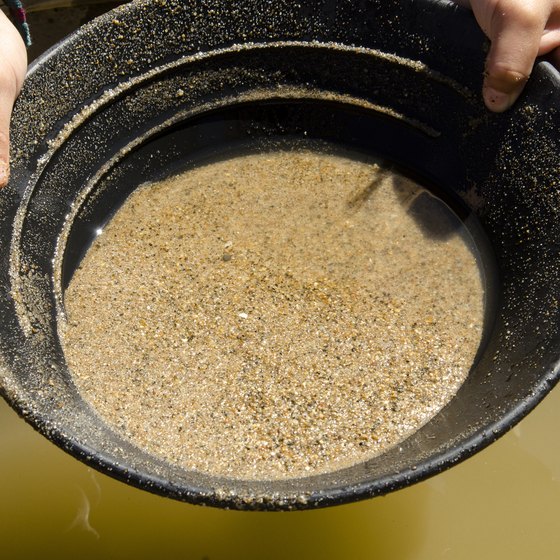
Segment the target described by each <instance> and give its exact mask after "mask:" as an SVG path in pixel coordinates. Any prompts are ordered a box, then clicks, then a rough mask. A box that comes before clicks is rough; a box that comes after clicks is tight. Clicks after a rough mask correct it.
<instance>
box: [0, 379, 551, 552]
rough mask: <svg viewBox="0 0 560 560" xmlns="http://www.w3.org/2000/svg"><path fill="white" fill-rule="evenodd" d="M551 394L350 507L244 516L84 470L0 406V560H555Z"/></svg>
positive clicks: (0, 404)
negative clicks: (480, 445) (457, 459)
mask: <svg viewBox="0 0 560 560" xmlns="http://www.w3.org/2000/svg"><path fill="white" fill-rule="evenodd" d="M558 425H560V389H556V390H555V391H553V392H552V394H551V395H550V396H549V397H547V399H546V400H545V401H544V402H543V403H542V404H541V405H540V406H539V408H538V409H537V410H535V412H534V413H532V414H531V415H530V416H529V417H528V418H527V419H526V420H524V421H523V422H522V423H521V424H520V426H519V427H518V428H516V429H515V430H514V431H513V432H511V433H509V434H508V435H507V436H505V437H504V438H503V439H502V440H500V441H498V442H497V443H495V444H494V445H492V446H491V447H489V448H488V449H487V450H485V451H483V452H482V453H480V454H478V455H477V456H475V457H473V458H471V459H469V460H468V461H467V462H465V463H463V464H462V465H459V466H457V467H455V468H453V469H451V470H450V471H447V472H446V473H443V474H441V475H439V476H437V477H435V478H433V479H431V480H428V481H426V482H424V483H421V484H418V485H416V486H413V487H411V488H407V489H405V490H402V491H400V492H397V493H394V494H391V495H389V496H387V497H385V498H377V499H374V500H369V501H365V502H360V503H357V504H352V505H348V506H341V507H336V508H330V509H325V510H318V511H306V512H293V513H272V514H271V513H245V512H235V511H221V510H215V509H210V508H202V507H197V506H191V505H188V504H181V503H178V502H174V501H172V500H169V499H165V498H160V497H158V496H153V495H151V494H148V493H146V492H142V491H140V490H136V489H135V488H131V487H128V486H126V485H125V484H122V483H120V482H116V481H114V480H112V479H110V478H108V477H106V476H104V475H101V474H98V473H97V472H94V471H92V470H91V469H89V468H88V467H86V466H84V465H82V464H81V463H79V462H78V461H76V460H75V459H73V458H72V457H70V456H68V455H66V454H65V453H64V452H62V451H61V450H59V449H58V448H56V447H55V446H54V445H52V444H51V443H49V442H48V441H47V440H45V439H44V438H43V437H42V436H40V435H38V434H36V433H35V432H34V431H33V430H32V429H31V428H30V427H29V426H27V425H26V424H25V423H24V422H23V421H22V420H20V419H18V418H17V416H16V414H15V413H14V412H12V411H11V410H10V409H9V408H8V406H7V405H6V404H5V403H4V402H3V401H1V402H0V496H1V500H0V539H1V542H2V557H3V558H6V559H8V558H9V559H10V560H15V559H20V558H21V559H22V560H23V559H29V558H58V559H65V558H72V559H73V558H76V556H77V555H78V554H79V557H80V558H83V559H88V558H118V559H125V558H130V559H133V558H134V559H135V560H140V559H144V558H154V557H155V555H156V554H157V555H158V557H161V558H188V559H189V560H190V559H193V560H202V559H204V558H207V559H208V560H222V559H223V560H237V559H239V560H251V559H255V560H257V559H258V560H261V559H262V558H263V557H266V558H270V559H271V560H275V559H278V560H285V558H286V555H287V553H288V552H289V554H290V558H293V559H300V558H301V559H306V560H309V559H317V560H331V559H351V560H358V559H364V560H365V559H368V560H371V559H373V558H375V559H376V560H385V559H386V560H408V559H410V560H448V559H453V560H463V559H464V560H472V559H473V558H479V559H481V560H486V559H492V560H502V559H504V560H505V559H507V560H527V559H528V558H535V559H538V560H553V559H556V558H558V550H560V517H559V516H558V504H559V503H560V483H559V481H560V446H559V445H558V441H557V438H556V436H555V431H554V430H553V429H551V427H552V426H558Z"/></svg>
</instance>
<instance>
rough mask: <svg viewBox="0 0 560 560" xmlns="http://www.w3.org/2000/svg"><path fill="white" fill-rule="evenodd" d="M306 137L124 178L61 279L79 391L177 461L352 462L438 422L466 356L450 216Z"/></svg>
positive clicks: (474, 331) (252, 473)
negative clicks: (163, 173)
mask: <svg viewBox="0 0 560 560" xmlns="http://www.w3.org/2000/svg"><path fill="white" fill-rule="evenodd" d="M305 146H306V147H305V149H302V147H301V142H300V143H298V144H297V145H296V146H292V147H291V148H288V147H285V148H284V149H283V150H273V151H265V152H260V153H259V152H258V151H253V152H251V153H248V154H247V153H246V154H244V155H242V154H239V155H237V156H236V157H228V158H225V159H222V160H219V161H214V162H212V163H206V164H202V165H195V166H194V167H193V168H191V169H189V170H188V171H186V172H184V173H182V174H179V175H177V176H174V177H172V178H170V179H168V180H166V181H163V182H159V183H156V184H153V185H147V186H144V187H143V188H140V189H138V190H136V191H135V192H134V193H133V194H132V195H131V196H130V198H129V199H128V200H127V201H126V202H125V204H124V205H123V207H122V208H121V209H120V210H119V211H118V212H117V214H116V215H115V216H114V217H113V219H112V220H111V221H110V222H109V223H108V224H107V226H106V227H105V229H104V232H103V234H101V235H99V236H98V237H97V239H96V240H95V242H94V244H93V246H92V248H91V249H90V251H89V252H88V253H87V255H86V256H85V258H84V259H83V261H82V264H81V265H80V267H79V268H78V270H77V271H76V272H75V274H74V277H73V279H72V281H71V282H70V285H69V287H68V288H67V290H66V295H65V307H66V316H67V318H68V321H67V323H66V328H64V329H63V332H62V336H63V340H64V348H65V355H66V359H67V361H68V364H69V367H70V370H71V371H72V372H73V373H74V379H75V381H76V384H77V386H78V389H79V390H80V391H81V392H82V395H83V397H84V398H85V399H86V400H87V401H88V402H90V403H91V404H92V405H93V408H94V409H95V410H96V411H97V412H98V413H99V414H100V415H101V416H102V417H103V418H104V419H105V420H106V421H107V422H109V424H110V425H112V426H113V427H114V428H115V429H117V430H119V431H120V432H122V433H124V434H126V436H127V437H128V438H129V439H130V440H131V441H133V442H134V443H135V444H136V445H138V446H140V447H142V448H145V449H147V450H148V451H150V452H152V453H154V454H156V455H159V456H162V457H164V458H165V459H167V460H169V461H171V462H173V463H178V464H179V465H181V466H184V467H185V468H187V469H189V470H190V469H193V470H197V471H202V472H205V473H209V474H214V475H217V476H225V477H229V478H246V479H257V480H259V479H260V480H277V479H284V478H297V477H302V476H308V475H309V474H317V473H324V472H330V471H333V470H337V469H340V468H344V467H346V466H350V465H352V464H356V463H359V462H362V461H364V460H367V459H369V458H370V457H372V456H375V455H378V454H379V453H381V452H383V451H384V450H385V449H387V448H389V447H391V446H394V445H395V444H396V443H398V442H400V441H402V440H403V439H404V438H405V437H406V436H408V435H409V434H410V433H411V432H413V431H415V430H417V429H418V428H419V427H420V426H422V425H423V424H424V423H426V422H427V421H428V420H429V419H430V418H431V417H432V416H434V415H435V414H436V413H437V411H438V410H440V409H441V408H442V407H443V406H444V405H445V404H446V403H447V402H448V401H449V400H450V399H451V398H452V396H453V395H454V393H455V392H456V390H457V389H458V387H459V386H460V385H461V384H462V382H463V381H464V379H465V378H466V375H467V374H468V371H469V369H470V366H471V364H472V363H473V360H474V358H475V355H476V353H477V350H478V347H479V343H480V340H481V335H482V327H483V322H484V321H483V315H484V304H483V300H484V293H483V278H481V274H480V272H479V265H478V259H477V255H476V249H475V247H474V242H473V240H472V238H471V237H470V235H469V232H468V230H467V228H466V226H465V224H464V223H463V222H462V221H461V220H460V219H459V218H458V217H457V216H456V215H455V214H454V213H453V212H452V211H451V210H450V209H449V207H448V206H446V205H445V204H444V203H443V202H441V201H440V200H439V199H437V198H435V197H434V196H432V195H431V194H430V193H429V192H428V191H426V190H424V189H422V188H421V187H420V186H418V185H417V184H416V183H414V182H412V181H411V180H409V179H406V178H405V177H404V176H402V175H400V174H399V173H397V172H395V171H391V170H389V169H388V168H386V167H385V168H384V167H381V166H380V165H378V164H377V163H376V162H375V160H373V158H371V157H369V158H365V157H363V156H359V155H358V154H356V153H354V152H352V151H348V150H345V151H341V150H334V149H333V147H332V146H330V145H326V144H324V143H320V144H318V143H316V142H307V143H306V144H305Z"/></svg>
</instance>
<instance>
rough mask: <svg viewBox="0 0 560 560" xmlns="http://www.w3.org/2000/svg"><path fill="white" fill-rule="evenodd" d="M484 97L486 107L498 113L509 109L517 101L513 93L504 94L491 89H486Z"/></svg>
mask: <svg viewBox="0 0 560 560" xmlns="http://www.w3.org/2000/svg"><path fill="white" fill-rule="evenodd" d="M483 95H484V101H485V103H486V106H487V107H488V108H489V109H490V110H491V111H495V112H497V113H501V112H502V111H505V110H506V109H509V108H510V107H511V106H512V105H513V102H514V101H515V96H514V95H512V94H511V93H504V92H503V91H498V90H497V89H494V88H491V87H486V88H484V92H483Z"/></svg>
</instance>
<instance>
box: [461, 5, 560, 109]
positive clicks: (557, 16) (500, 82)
mask: <svg viewBox="0 0 560 560" xmlns="http://www.w3.org/2000/svg"><path fill="white" fill-rule="evenodd" d="M454 1H455V2H456V3H457V4H460V5H462V6H465V7H467V8H471V9H472V11H473V13H474V15H475V17H476V20H477V22H478V24H479V25H480V27H481V28H482V31H484V33H485V34H486V36H487V37H488V38H489V39H490V41H491V46H490V52H489V53H488V57H487V59H486V72H485V77H484V85H483V88H482V96H483V98H484V103H485V104H486V106H487V107H488V108H489V109H490V110H491V111H496V112H502V111H505V110H506V109H509V108H510V107H511V106H512V105H513V103H514V102H515V100H516V99H517V98H518V97H519V95H520V94H521V92H522V91H523V87H524V86H525V83H526V82H527V80H528V79H529V76H530V74H531V70H532V68H533V64H534V63H535V59H536V57H537V56H542V55H549V57H550V60H551V62H552V63H553V64H554V65H555V66H556V67H560V0H454Z"/></svg>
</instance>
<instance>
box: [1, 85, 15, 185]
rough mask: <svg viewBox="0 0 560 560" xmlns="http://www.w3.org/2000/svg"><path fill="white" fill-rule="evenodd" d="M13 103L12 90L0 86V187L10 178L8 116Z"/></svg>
mask: <svg viewBox="0 0 560 560" xmlns="http://www.w3.org/2000/svg"><path fill="white" fill-rule="evenodd" d="M13 104H14V93H13V91H7V90H6V89H2V88H1V86H0V188H2V187H5V186H6V184H7V183H8V179H9V178H10V117H11V114H12V107H13Z"/></svg>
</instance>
